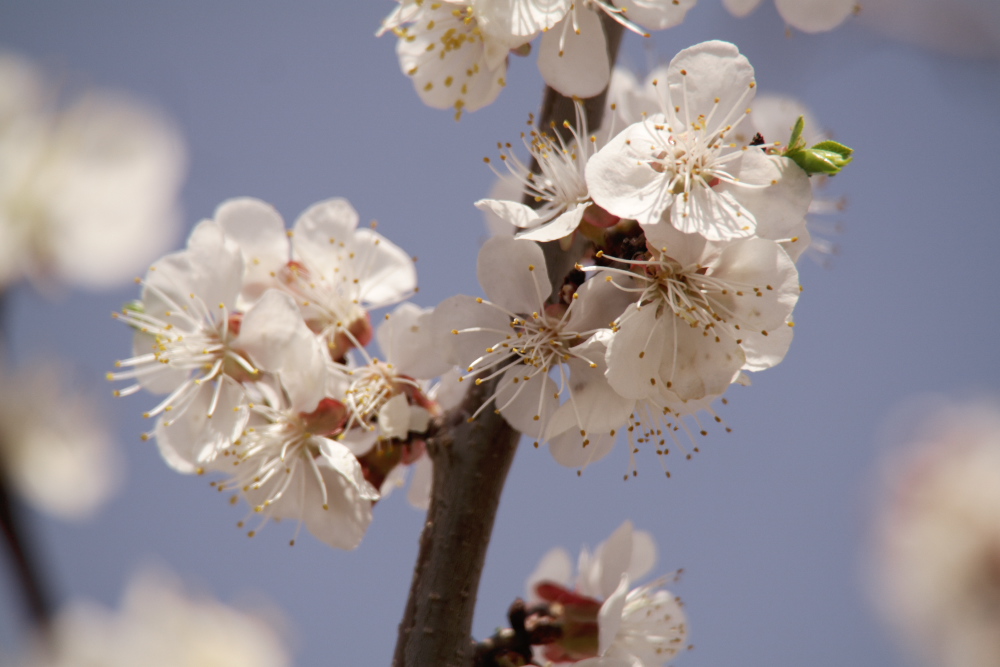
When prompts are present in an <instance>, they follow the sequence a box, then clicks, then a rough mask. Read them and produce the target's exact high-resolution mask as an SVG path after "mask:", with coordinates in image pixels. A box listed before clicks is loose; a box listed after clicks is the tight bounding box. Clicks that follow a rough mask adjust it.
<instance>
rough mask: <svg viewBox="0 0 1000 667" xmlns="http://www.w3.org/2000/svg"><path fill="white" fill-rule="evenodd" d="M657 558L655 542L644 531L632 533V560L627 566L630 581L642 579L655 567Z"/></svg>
mask: <svg viewBox="0 0 1000 667" xmlns="http://www.w3.org/2000/svg"><path fill="white" fill-rule="evenodd" d="M657 557H658V553H657V548H656V540H654V539H653V536H652V535H651V534H650V533H647V532H646V531H645V530H633V531H632V559H631V560H630V561H629V565H628V576H629V579H631V580H632V581H638V580H639V579H641V578H643V577H644V576H646V575H647V574H649V571H650V570H652V569H653V566H654V565H656V560H657Z"/></svg>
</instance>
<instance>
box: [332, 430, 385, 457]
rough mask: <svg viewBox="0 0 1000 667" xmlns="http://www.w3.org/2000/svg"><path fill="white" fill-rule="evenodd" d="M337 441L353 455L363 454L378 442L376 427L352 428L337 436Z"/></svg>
mask: <svg viewBox="0 0 1000 667" xmlns="http://www.w3.org/2000/svg"><path fill="white" fill-rule="evenodd" d="M337 442H339V443H340V444H342V445H344V446H345V447H347V448H348V449H349V450H351V453H352V454H354V456H364V455H365V454H367V453H368V452H370V451H371V450H372V447H374V446H375V443H377V442H378V432H377V430H376V429H371V430H369V429H367V428H352V429H349V430H348V431H347V432H345V433H344V434H343V435H341V436H340V437H338V438H337Z"/></svg>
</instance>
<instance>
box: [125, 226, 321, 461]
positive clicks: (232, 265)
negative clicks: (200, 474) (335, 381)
mask: <svg viewBox="0 0 1000 667" xmlns="http://www.w3.org/2000/svg"><path fill="white" fill-rule="evenodd" d="M242 279H243V259H242V256H241V254H240V249H239V247H238V246H237V245H236V244H235V242H234V241H233V240H232V239H230V238H228V237H227V236H226V235H225V233H224V232H223V230H222V228H221V227H220V226H219V225H218V224H217V223H215V222H213V221H210V220H206V221H203V222H202V223H200V224H199V225H198V226H197V227H195V229H194V231H192V233H191V236H190V238H189V240H188V247H187V249H186V250H183V251H180V252H177V253H173V254H171V255H167V256H166V257H164V258H162V259H161V260H160V261H158V262H157V263H156V264H154V265H153V266H152V267H151V268H150V270H149V272H148V273H147V275H146V278H145V280H143V281H142V284H143V295H142V300H141V301H140V302H139V303H138V304H137V305H134V306H131V307H127V308H125V309H123V310H122V312H121V313H115V317H116V318H117V319H119V320H120V321H122V322H124V323H126V324H128V325H129V326H131V327H133V328H134V329H135V330H136V333H135V356H133V357H131V358H129V359H124V360H121V361H119V362H117V363H116V366H117V367H118V369H119V370H118V371H116V372H114V373H109V374H108V379H110V380H134V381H135V382H134V384H132V385H130V386H128V387H126V388H124V389H121V390H118V391H116V392H115V393H116V395H119V396H125V395H129V394H133V393H135V392H137V391H138V390H139V389H140V388H145V389H147V390H148V391H150V392H152V393H154V394H166V395H167V396H166V398H164V399H163V400H162V401H161V402H160V403H159V404H158V405H157V406H156V407H154V408H153V409H151V410H149V411H148V412H146V413H144V416H145V417H147V418H152V417H157V425H156V431H155V434H156V440H157V445H158V446H159V447H160V451H161V453H162V454H163V455H164V457H165V458H166V460H167V462H168V463H169V464H170V465H171V466H173V467H174V468H176V469H177V470H179V471H181V472H187V473H190V472H196V471H198V470H199V469H201V468H203V467H204V466H205V465H207V464H209V463H211V461H212V460H213V459H214V458H215V457H216V456H217V455H218V452H219V451H220V450H221V449H223V448H225V447H226V446H228V444H229V443H230V442H231V440H232V438H233V437H234V433H235V432H238V431H239V430H240V429H241V428H242V425H241V424H240V422H239V418H238V415H239V414H240V411H238V410H237V408H238V407H240V406H242V405H244V404H245V403H246V400H247V399H246V396H245V387H244V386H243V383H245V382H252V381H256V380H258V379H260V378H261V377H262V373H264V372H272V373H275V374H276V375H277V376H278V377H279V378H281V380H282V381H283V382H284V383H285V384H286V390H287V391H288V393H289V394H290V396H291V398H292V400H294V401H296V402H297V403H298V404H300V405H301V406H302V407H303V409H306V410H311V409H312V408H314V407H315V406H316V403H317V402H318V401H319V400H320V398H322V396H323V394H324V393H325V389H326V376H325V365H324V358H325V355H324V351H323V347H322V345H321V344H320V342H319V341H318V340H317V339H316V337H315V336H314V335H313V334H312V333H311V332H310V331H309V329H308V328H307V327H306V325H305V323H304V322H303V321H302V319H301V318H300V317H299V314H298V311H297V309H296V306H295V303H294V301H293V300H292V299H291V297H289V296H288V295H284V294H281V293H279V292H277V291H271V292H268V293H267V294H266V295H265V296H264V297H263V298H261V299H260V300H259V301H258V303H257V304H255V305H254V306H253V307H251V309H250V310H249V311H247V312H246V313H243V312H240V311H239V310H237V309H236V302H237V297H238V295H239V293H240V290H241V287H242ZM144 437H148V434H147V436H144Z"/></svg>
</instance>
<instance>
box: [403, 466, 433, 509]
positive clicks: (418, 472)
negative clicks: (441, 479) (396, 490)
mask: <svg viewBox="0 0 1000 667" xmlns="http://www.w3.org/2000/svg"><path fill="white" fill-rule="evenodd" d="M433 482H434V462H433V461H431V457H429V456H426V455H425V456H421V457H420V458H419V459H417V462H416V463H414V464H413V479H411V480H410V489H409V490H408V491H407V492H406V499H407V500H408V501H409V502H410V504H411V505H413V506H414V507H416V508H417V509H418V510H426V509H428V508H429V507H430V506H431V487H432V485H433Z"/></svg>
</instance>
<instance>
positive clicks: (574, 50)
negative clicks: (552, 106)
mask: <svg viewBox="0 0 1000 667" xmlns="http://www.w3.org/2000/svg"><path fill="white" fill-rule="evenodd" d="M572 20H573V16H572V15H569V16H567V17H566V18H564V19H563V22H562V23H560V24H559V25H557V26H555V27H554V28H552V29H551V30H549V31H548V32H546V33H545V34H544V35H542V43H541V48H539V50H538V69H539V71H541V73H542V78H543V79H545V83H547V84H548V85H549V86H550V87H552V88H554V89H555V90H557V91H559V92H560V93H562V94H563V95H565V96H566V97H581V98H587V97H594V96H595V95H599V94H600V93H601V92H602V91H603V90H604V89H605V88H607V87H608V81H609V80H610V79H611V63H610V61H609V60H608V44H607V40H606V39H605V37H604V27H603V26H602V25H601V20H600V18H599V17H598V16H597V12H594V11H591V10H590V9H587V8H585V7H581V8H580V9H578V10H577V11H576V20H577V27H578V28H579V30H580V32H579V33H577V32H576V31H575V30H574V29H573V24H572ZM566 23H569V25H566Z"/></svg>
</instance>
